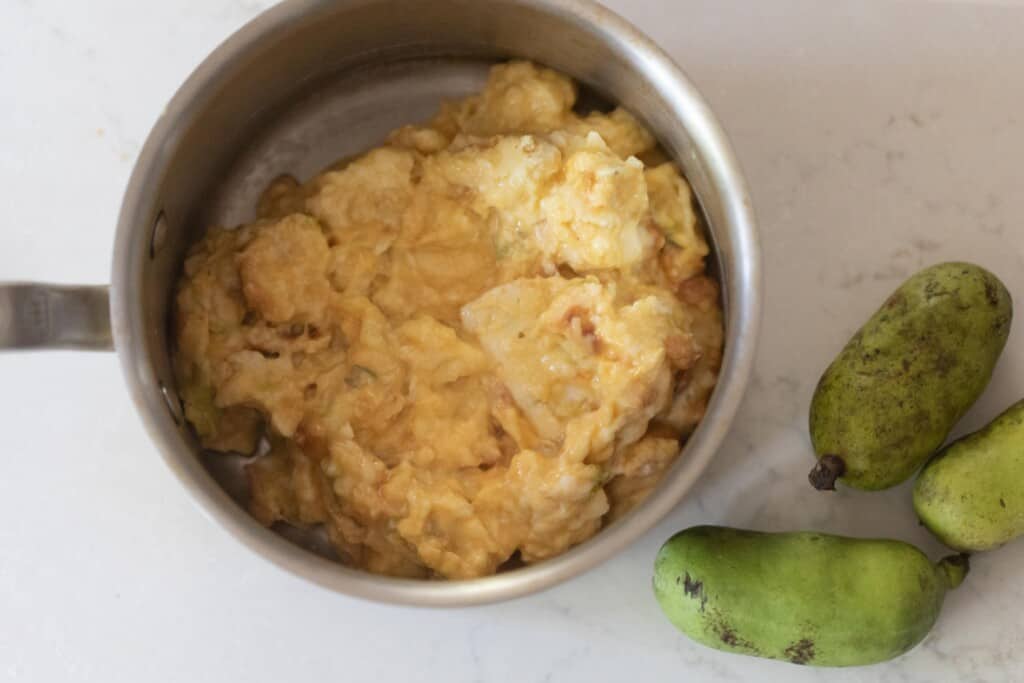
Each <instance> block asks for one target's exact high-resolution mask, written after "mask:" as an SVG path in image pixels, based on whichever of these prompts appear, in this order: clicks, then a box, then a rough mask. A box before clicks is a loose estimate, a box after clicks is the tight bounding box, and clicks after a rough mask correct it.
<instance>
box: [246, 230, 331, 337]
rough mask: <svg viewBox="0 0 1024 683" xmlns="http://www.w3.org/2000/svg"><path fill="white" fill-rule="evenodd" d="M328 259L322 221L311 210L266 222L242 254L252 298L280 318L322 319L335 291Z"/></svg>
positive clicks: (258, 307) (265, 311)
mask: <svg viewBox="0 0 1024 683" xmlns="http://www.w3.org/2000/svg"><path fill="white" fill-rule="evenodd" d="M328 259H329V254H328V251H327V240H326V239H324V236H323V233H322V232H321V230H320V224H319V223H317V222H316V221H315V220H314V219H312V218H310V217H309V216H305V215H303V214H291V215H289V216H286V217H285V218H282V219H280V220H278V221H276V222H273V223H270V224H268V225H265V226H262V227H261V229H260V230H259V231H258V232H257V234H256V237H254V238H253V240H252V241H251V242H250V243H249V244H248V245H247V246H246V247H245V249H244V250H243V251H242V252H241V254H239V256H238V272H239V274H240V275H241V278H242V292H243V294H245V299H246V302H247V303H248V304H249V306H250V307H251V308H253V309H255V310H256V311H259V313H260V314H262V316H263V317H264V319H266V320H269V321H271V322H275V323H280V322H286V321H289V320H292V319H293V318H303V319H306V320H319V319H320V318H321V317H323V310H324V307H325V305H326V304H327V299H328V296H329V294H330V286H329V285H328V282H327V262H328Z"/></svg>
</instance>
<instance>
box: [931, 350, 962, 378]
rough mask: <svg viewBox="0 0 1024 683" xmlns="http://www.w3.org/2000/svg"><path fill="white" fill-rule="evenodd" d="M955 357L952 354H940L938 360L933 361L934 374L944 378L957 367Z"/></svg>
mask: <svg viewBox="0 0 1024 683" xmlns="http://www.w3.org/2000/svg"><path fill="white" fill-rule="evenodd" d="M957 363H958V361H957V357H956V354H954V353H948V352H947V353H940V354H939V356H938V358H936V359H935V372H937V373H939V376H940V377H945V376H946V375H948V374H949V372H950V371H951V370H953V369H954V368H956V366H957Z"/></svg>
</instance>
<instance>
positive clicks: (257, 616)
mask: <svg viewBox="0 0 1024 683" xmlns="http://www.w3.org/2000/svg"><path fill="white" fill-rule="evenodd" d="M270 4H271V2H270V0H163V1H162V2H137V1H135V0H89V2H77V1H71V0H4V1H3V2H0V93H2V94H0V101H2V106H0V142H2V153H0V187H2V188H3V191H2V192H0V216H2V219H0V220H2V222H3V228H2V229H0V280H19V279H41V280H53V281H58V282H94V283H101V282H106V281H107V278H108V271H109V267H110V257H111V240H112V237H113V231H114V222H115V216H116V214H117V211H118V207H119V202H120V198H121V194H122V191H123V189H124V185H125V183H126V180H127V178H128V174H129V171H130V169H131V166H132V163H133V160H134V159H135V157H136V155H137V154H138V152H139V148H140V145H141V143H142V141H143V140H144V138H145V136H146V134H147V132H148V130H149V128H150V126H151V125H152V124H153V122H154V121H155V119H156V117H157V116H158V115H159V113H160V111H161V109H162V107H163V105H164V103H165V102H166V101H167V100H168V98H169V97H170V96H171V94H172V93H173V92H174V90H175V88H176V87H177V86H178V85H179V84H180V83H181V82H182V80H183V79H184V78H185V77H186V76H187V75H188V73H189V72H190V71H191V70H192V68H194V67H195V66H196V64H197V63H198V62H199V61H200V60H201V59H202V58H203V57H204V56H205V55H206V54H207V53H208V52H209V51H210V50H211V49H212V48H213V47H214V46H215V45H216V44H217V43H218V42H219V41H220V40H221V39H223V38H224V37H226V36H227V35H228V34H229V33H230V32H231V31H233V30H234V29H236V28H237V27H239V26H240V25H241V24H242V23H244V22H245V21H247V20H248V19H250V18H251V17H253V16H254V15H255V14H256V13H258V12H259V11H260V10H262V9H264V8H266V7H267V6H269V5H270ZM609 4H610V5H611V6H612V7H613V8H614V9H616V10H618V11H620V12H621V13H623V14H624V15H626V16H627V17H628V18H630V19H631V20H633V21H634V22H635V23H637V24H638V25H639V26H640V27H641V28H642V29H643V30H645V31H647V32H648V33H649V34H650V35H652V36H653V37H654V38H655V39H656V40H657V41H658V42H659V43H660V44H661V45H663V46H664V47H665V48H666V49H667V50H668V51H669V52H670V53H671V54H672V55H673V56H674V57H675V58H676V59H677V60H678V62H679V63H680V64H681V65H682V66H683V67H684V69H685V70H686V71H688V72H689V74H690V75H691V76H692V78H693V79H694V80H695V81H696V83H697V84H698V86H699V87H700V88H701V89H702V90H703V92H704V93H705V95H706V96H707V98H708V99H709V101H710V102H711V104H712V106H713V108H714V109H715V110H716V111H717V113H718V114H719V117H720V119H721V121H722V122H723V124H724V126H725V128H726V130H727V131H728V132H729V134H730V136H731V138H732V140H733V142H734V144H735V147H736V150H737V153H738V155H739V157H740V160H741V162H742V164H743V166H744V168H745V170H746V173H747V176H748V179H749V182H750V186H751V188H752V191H753V196H754V200H755V205H756V209H757V212H758V215H759V218H760V225H761V234H762V239H763V244H764V257H765V276H766V287H767V295H766V310H765V316H764V328H763V336H762V341H761V345H760V349H759V354H758V360H757V366H756V375H755V377H754V379H753V382H752V384H751V387H750V390H749V392H748V394H747V397H746V400H745V403H744V405H743V407H742V409H741V411H740V414H739V417H738V419H737V420H736V423H735V427H734V429H733V430H732V433H731V435H730V437H729V438H728V439H727V441H726V442H725V444H724V446H723V447H722V449H721V451H720V453H719V454H718V455H717V458H716V460H715V461H714V463H713V465H712V467H711V468H710V470H709V471H708V472H707V474H706V475H705V476H704V477H703V478H702V479H701V480H700V482H699V483H698V485H697V487H696V488H695V489H694V490H693V492H692V493H691V495H690V496H689V497H688V498H687V499H686V500H685V502H684V503H683V504H681V505H680V506H679V507H678V508H676V509H675V511H674V512H673V513H672V514H671V515H669V517H668V518H667V519H665V520H664V521H663V522H662V523H661V524H660V525H659V526H658V527H657V528H655V529H654V530H652V531H651V532H650V533H648V534H647V535H646V536H645V537H643V538H642V539H641V540H640V541H638V542H637V543H636V544H635V545H633V546H632V547H631V548H629V549H628V550H627V551H626V552H624V553H622V554H621V555H619V556H618V557H616V558H615V559H613V560H611V561H609V562H608V563H606V564H605V565H603V566H601V567H600V568H598V569H595V570H593V571H591V572H589V573H588V574H586V575H584V576H582V577H579V578H577V579H575V580H573V581H570V582H568V583H566V584H563V585H561V586H559V587H557V588H554V589H552V590H549V591H547V592H545V593H542V594H540V595H535V596H532V597H529V598H525V599H521V600H517V601H513V602H509V603H506V604H500V605H495V606H489V607H482V608H473V609H462V610H450V611H439V610H423V609H406V608H397V607H389V606H381V605H376V604H368V603H364V602H360V601H356V600H352V599H348V598H345V597H342V596H338V595H334V594H331V593H328V592H326V591H324V590H322V589H319V588H316V587H314V586H311V585H307V584H306V583H304V582H302V581H301V580H298V579H296V578H294V577H292V576H290V575H288V574H285V573H283V572H282V571H280V570H278V569H276V568H274V567H272V566H271V565H269V564H268V563H266V562H263V561H260V560H258V559H256V558H254V557H253V556H251V555H250V553H249V551H248V550H246V549H244V548H243V547H242V546H240V545H239V544H238V543H236V542H235V541H233V540H231V539H230V538H229V537H228V536H227V535H226V534H225V533H223V532H222V531H221V530H219V529H218V528H217V527H216V526H214V525H213V524H211V523H210V522H209V521H208V520H206V519H204V518H203V516H202V515H201V514H200V513H199V511H198V510H197V508H196V507H194V506H193V505H192V503H191V502H190V501H189V499H188V497H187V496H186V494H185V493H184V491H183V490H182V488H181V487H180V486H179V485H178V484H177V482H176V481H175V479H174V478H173V477H172V476H171V475H170V474H169V472H168V471H167V469H166V468H165V466H164V465H163V463H162V461H161V460H160V458H159V457H157V455H156V453H155V449H154V447H153V446H152V445H151V444H150V442H149V440H148V438H147V436H146V435H145V433H144V432H143V429H142V427H141V425H140V423H139V421H138V419H137V418H136V417H135V415H134V414H133V410H132V406H131V403H130V402H129V400H128V398H127V396H126V392H125V391H124V389H123V387H122V382H121V378H120V370H119V368H118V367H117V363H116V359H115V358H114V356H113V355H109V354H73V353H66V352H62V353H51V354H30V355H23V354H22V355H5V356H2V357H0V427H2V431H3V434H4V437H5V438H4V447H3V453H2V454H0V461H2V462H3V470H2V474H0V519H2V520H3V521H2V522H0V680H6V681H33V682H34V681H63V680H69V681H71V680H73V681H102V682H104V683H109V682H111V681H150V680H151V681H194V682H198V681H226V680H244V681H247V682H248V683H257V682H262V681H267V682H270V681H289V680H328V679H336V680H345V681H381V682H384V681H412V680H437V681H446V682H452V683H458V682H463V681H464V682H467V683H469V682H473V681H486V682H488V683H490V682H500V681H515V682H517V683H519V682H522V681H538V682H540V681H555V682H558V683H568V682H570V681H622V680H636V681H679V680H688V681H698V680H700V681H734V680H735V681H742V680H757V681H780V682H782V681H784V682H786V683H796V682H800V681H819V680H820V681H861V680H863V681H894V682H895V681H939V680H943V681H945V680H949V681H953V680H956V681H995V680H1022V679H1024V620H1022V619H1021V617H1020V615H1021V613H1022V612H1024V583H1022V582H1021V580H1020V576H1021V574H1022V572H1024V541H1021V542H1017V543H1014V544H1011V545H1009V546H1007V547H1005V548H1003V549H1001V550H999V551H997V552H993V553H989V554H984V555H979V556H976V558H975V559H974V568H973V571H972V574H971V576H970V577H969V578H968V580H967V582H966V583H965V584H964V586H963V587H962V588H961V589H959V590H957V591H956V592H954V593H952V594H950V596H949V598H948V599H947V601H946V605H945V608H944V612H943V614H942V617H941V619H940V621H939V623H938V625H937V626H936V628H935V629H934V631H933V632H932V634H931V635H929V636H928V638H927V639H926V640H925V641H924V643H923V644H922V645H921V646H920V647H918V648H917V649H916V650H914V651H912V652H911V653H909V654H908V655H905V656H903V657H901V658H899V659H898V660H896V661H894V662H890V663H888V664H884V665H878V666H874V667H870V668H864V669H849V670H834V671H828V670H815V669H810V668H801V667H797V666H794V665H789V664H781V663H776V662H767V661H761V660H755V659H751V658H747V657H741V656H735V655H726V654H722V653H718V652H715V651H713V650H709V649H705V648H703V647H700V646H698V645H695V644H693V643H691V642H690V641H688V640H687V639H686V638H684V637H683V636H681V635H680V634H678V633H677V632H676V631H675V630H674V629H673V628H672V627H671V626H670V625H669V624H668V623H667V622H666V621H665V620H664V619H663V618H662V616H661V614H660V612H659V610H658V607H657V605H656V604H655V601H654V599H653V597H652V595H651V590H650V569H651V562H652V559H653V556H654V553H655V551H656V550H657V548H658V546H659V544H660V543H661V542H662V541H663V540H664V539H665V538H667V537H668V536H669V535H670V534H671V533H673V532H674V531H676V530H678V529H681V528H684V527H687V526H691V525H693V524H699V523H721V524H728V525H734V526H742V527H752V528H758V529H766V530H782V529H795V528H813V529H819V530H824V531H831V532H840V533H848V534H854V535H887V536H891V537H895V538H900V539H904V540H907V541H912V542H915V543H917V544H918V545H919V546H920V547H921V548H923V549H924V550H926V551H927V552H928V553H929V554H930V555H931V556H932V557H933V558H937V557H938V556H939V555H940V554H941V553H942V549H941V547H940V546H939V545H938V544H937V543H936V542H935V541H933V540H931V539H930V538H929V536H928V535H927V533H926V532H925V531H924V530H923V529H922V528H919V527H918V525H917V522H916V520H915V518H914V515H913V511H912V509H911V505H910V497H909V493H908V491H907V489H906V487H901V488H898V489H896V490H891V491H888V492H884V493H874V494H867V493H851V492H848V491H843V492H839V493H837V494H835V495H824V494H819V493H816V492H815V491H813V490H811V488H810V487H809V486H808V485H807V483H806V478H805V475H806V471H807V469H808V467H809V465H810V464H811V450H810V447H809V444H808V439H807V433H806V431H807V430H806V426H805V425H806V413H807V405H808V401H809V399H810V396H811V392H812V390H813V387H814V383H815V382H816V380H817V378H818V376H819V374H820V372H821V370H822V369H823V368H824V367H825V365H826V364H827V363H828V361H829V360H830V359H831V358H832V356H833V355H834V354H835V353H836V352H837V351H838V349H839V348H840V347H841V345H842V344H843V343H844V342H845V340H846V339H847V338H848V336H849V335H850V334H851V333H852V332H853V331H854V330H855V329H856V328H857V327H858V326H859V324H860V323H861V322H863V321H864V320H865V319H866V318H867V317H868V316H869V315H870V313H871V312H872V311H873V310H874V309H875V307H876V306H877V305H878V304H879V303H880V301H881V300H882V299H883V298H884V296H885V295H886V294H887V293H888V292H889V291H890V290H892V289H893V288H894V287H895V286H896V285H897V284H898V283H899V282H900V281H901V280H902V279H903V278H904V277H905V276H907V275H909V274H910V273H911V272H913V271H914V270H915V269H917V268H919V267H922V266H924V265H927V264H930V263H934V262H938V261H942V260H948V259H965V260H972V261H976V262H978V263H981V264H983V265H985V266H987V267H988V268H990V269H992V270H993V271H995V272H996V273H998V274H999V275H1000V276H1001V277H1002V278H1003V279H1004V281H1005V282H1006V283H1007V284H1008V286H1009V287H1010V289H1011V291H1013V292H1014V293H1016V294H1017V297H1018V298H1019V299H1021V300H1024V192H1022V191H1021V157H1022V155H1024V40H1022V39H1021V36H1022V35H1024V4H1022V3H1021V2H1001V3H980V2H896V1H892V2H889V1H885V2H883V1H881V0H830V2H827V3H826V2H821V1H820V0H772V1H771V2H766V1H764V0H616V1H614V2H609ZM1022 396H1024V331H1022V325H1021V324H1018V325H1017V327H1016V329H1015V330H1014V331H1013V333H1012V335H1011V338H1010V342H1009V346H1008V349H1007V352H1006V353H1005V355H1004V357H1003V359H1002V361H1001V362H1000V364H999V366H998V369H997V371H996V375H995V378H994V380H993V381H992V383H991V385H990V387H989V389H988V391H987V392H986V393H985V395H984V397H983V398H982V399H981V401H979V403H978V404H977V405H976V406H975V408H974V409H973V410H972V411H971V412H970V414H969V415H968V416H967V417H966V418H965V419H964V420H963V422H962V424H961V425H960V427H959V429H958V431H960V432H962V431H964V430H967V429H970V428H974V427H977V426H979V425H980V424H982V423H983V422H985V421H986V420H987V419H989V418H991V417H992V416H994V415H995V414H996V413H997V412H998V411H999V410H1001V409H1002V408H1004V407H1005V406H1007V405H1009V404H1010V403H1011V402H1012V401H1014V400H1016V399H1019V398H1021V397H1022Z"/></svg>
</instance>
